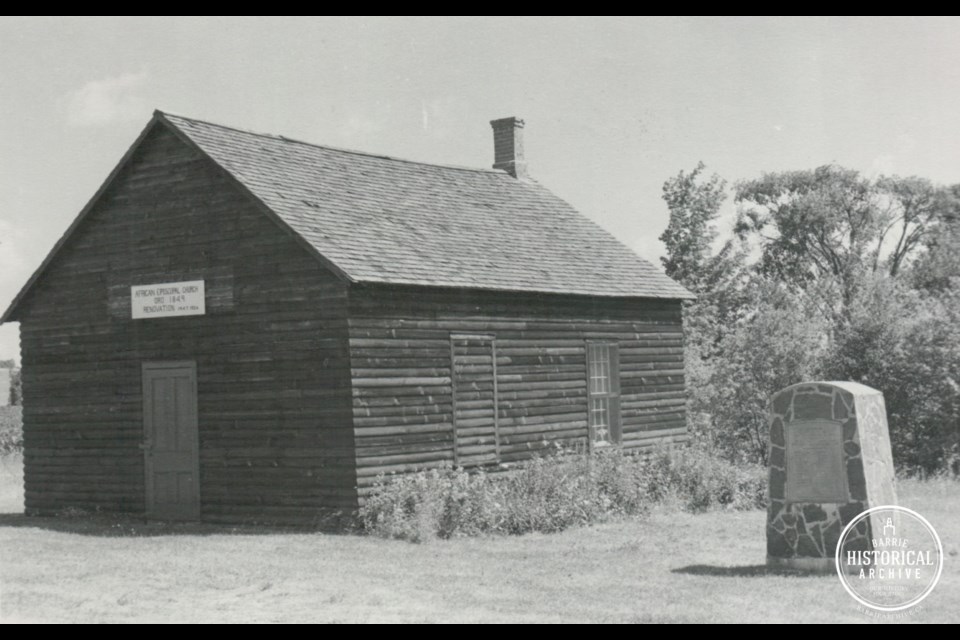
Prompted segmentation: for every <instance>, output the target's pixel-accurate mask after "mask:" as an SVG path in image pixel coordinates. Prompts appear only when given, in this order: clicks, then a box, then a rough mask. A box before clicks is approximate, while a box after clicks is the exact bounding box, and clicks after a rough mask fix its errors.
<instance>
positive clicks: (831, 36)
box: [0, 17, 960, 360]
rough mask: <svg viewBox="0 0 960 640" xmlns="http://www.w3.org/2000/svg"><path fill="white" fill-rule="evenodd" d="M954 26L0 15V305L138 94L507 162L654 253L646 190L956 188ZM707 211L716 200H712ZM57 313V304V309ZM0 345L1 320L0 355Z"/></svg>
mask: <svg viewBox="0 0 960 640" xmlns="http://www.w3.org/2000/svg"><path fill="white" fill-rule="evenodd" d="M958 32H960V19H956V18H935V19H921V18H871V19H867V18H631V19H625V18H619V19H590V18H556V19H543V18H536V19H524V18H485V19H481V18H434V19H426V18H420V19H412V18H313V19H307V18H296V19H289V18H288V19H283V18H246V19H243V18H231V19H226V18H209V19H198V18H9V17H2V18H0V115H2V117H0V307H3V308H6V306H7V305H8V304H9V302H10V301H11V300H12V299H13V297H14V296H15V295H16V293H17V292H18V291H19V289H20V288H21V287H22V285H23V284H24V283H25V282H26V280H27V279H28V278H29V277H30V275H31V274H32V273H33V271H34V270H35V269H36V268H37V267H38V266H39V264H40V262H41V261H42V260H43V258H44V257H45V255H46V254H47V253H48V251H49V250H50V249H51V247H52V246H53V244H54V243H55V242H56V241H57V239H58V238H59V237H60V236H61V234H62V233H63V232H64V231H65V230H66V229H67V227H68V226H69V224H70V222H71V221H72V220H73V219H74V217H76V215H77V214H78V213H79V211H80V210H81V208H82V207H83V206H84V205H85V204H86V202H87V201H88V200H89V199H90V197H91V196H92V195H93V194H94V192H95V191H96V190H97V188H98V187H99V186H100V184H101V183H102V182H103V180H104V179H105V178H106V176H107V174H109V172H110V171H111V170H112V169H113V167H114V166H115V165H116V163H117V162H118V161H119V159H120V157H121V156H122V155H123V153H124V152H125V151H126V149H127V148H128V147H129V146H130V144H131V143H132V142H133V141H134V139H135V138H136V137H137V135H138V134H139V132H140V131H141V130H142V129H143V127H144V126H145V124H146V123H147V121H148V120H149V119H150V117H151V114H152V112H153V110H154V109H158V108H159V109H161V110H165V111H170V112H173V113H179V114H182V115H186V116H190V117H195V118H200V119H206V120H211V121H213V122H218V123H222V124H227V125H232V126H236V127H239V128H244V129H249V130H253V131H261V132H267V133H276V134H282V135H285V136H288V137H292V138H297V139H301V140H305V141H309V142H315V143H318V144H327V145H331V146H336V147H345V148H350V149H359V150H363V151H369V152H374V153H379V154H386V155H392V156H398V157H402V158H409V159H412V160H419V161H424V162H435V163H440V164H455V165H462V166H477V167H487V166H489V165H490V164H492V162H493V142H492V133H491V129H490V126H489V121H490V120H492V119H495V118H501V117H506V116H517V117H520V118H523V119H524V120H525V121H526V128H525V130H524V132H525V146H526V156H527V163H528V166H529V170H530V174H531V176H532V177H533V178H535V179H536V180H537V181H539V182H540V183H541V184H543V185H544V186H546V187H547V188H549V189H551V190H552V191H553V192H554V193H556V194H557V195H559V196H560V197H562V198H564V199H565V200H567V201H568V202H570V203H571V204H572V205H573V206H575V207H576V208H578V209H579V210H580V211H581V212H582V213H583V214H585V215H586V216H588V217H589V218H590V219H592V220H594V221H595V222H597V223H598V224H600V225H601V226H603V227H604V228H606V229H607V230H609V231H610V232H611V233H613V234H614V235H615V236H616V237H617V238H619V239H620V240H621V241H623V242H624V243H625V244H627V245H628V246H630V247H631V248H633V249H634V250H636V251H637V252H638V253H639V254H640V255H641V256H643V257H645V258H647V259H648V260H650V261H651V262H654V263H655V264H658V265H659V256H660V255H661V254H662V245H661V244H660V242H659V241H658V239H657V238H658V236H659V235H660V233H662V231H663V229H664V228H665V226H666V224H667V220H668V212H667V209H666V207H665V205H664V203H663V201H662V199H661V197H660V195H661V187H662V185H663V182H664V181H665V180H667V179H668V178H670V177H672V176H675V175H676V174H677V173H678V172H679V171H681V170H690V169H692V168H693V167H694V166H696V164H697V162H698V161H703V162H704V163H706V165H707V168H708V172H716V173H718V174H719V175H721V176H722V177H723V178H725V179H727V180H728V181H730V182H731V183H735V182H736V181H738V180H749V179H752V178H756V177H759V176H760V175H761V174H762V173H764V172H770V171H781V170H788V169H805V168H813V167H816V166H820V165H822V164H827V163H838V164H841V165H844V166H847V167H850V168H853V169H857V170H860V171H862V172H863V173H865V174H866V175H870V176H874V175H879V174H898V175H919V176H923V177H926V178H929V179H931V180H933V181H934V182H939V183H951V184H952V183H956V182H960V38H958V37H957V35H956V34H957V33H958ZM725 215H726V216H727V218H728V219H729V218H730V217H732V215H733V210H732V205H731V206H728V208H727V210H726V211H725ZM64 313H65V314H69V313H70V310H69V309H65V310H64ZM10 357H12V358H16V359H18V360H19V339H18V331H17V325H16V324H8V325H4V326H3V327H0V359H5V358H10Z"/></svg>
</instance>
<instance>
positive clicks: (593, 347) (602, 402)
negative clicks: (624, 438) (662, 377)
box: [587, 342, 621, 447]
mask: <svg viewBox="0 0 960 640" xmlns="http://www.w3.org/2000/svg"><path fill="white" fill-rule="evenodd" d="M587 397H588V400H587V401H588V404H589V407H588V409H589V424H590V444H591V446H593V447H597V446H599V447H603V446H608V445H611V444H618V443H619V442H620V432H621V429H620V351H619V348H618V346H617V344H616V343H614V342H588V343H587Z"/></svg>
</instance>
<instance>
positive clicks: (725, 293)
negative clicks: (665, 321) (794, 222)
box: [660, 162, 744, 357]
mask: <svg viewBox="0 0 960 640" xmlns="http://www.w3.org/2000/svg"><path fill="white" fill-rule="evenodd" d="M705 170H706V165H704V164H703V162H699V163H697V166H696V167H695V168H694V169H693V170H692V171H690V172H689V173H687V172H684V171H681V172H680V173H679V174H677V176H676V177H674V178H670V179H668V180H667V181H666V182H664V183H663V199H664V201H665V202H666V203H667V208H668V209H669V210H670V222H669V224H668V225H667V228H666V230H665V231H664V232H663V234H661V236H660V240H661V241H662V242H663V244H664V246H665V247H666V250H667V255H666V256H663V257H661V258H660V261H661V262H662V263H663V267H664V270H665V271H666V273H667V275H668V276H670V277H671V278H673V279H674V280H677V281H678V282H680V283H681V284H683V285H684V286H685V287H686V288H687V289H689V290H690V291H691V292H693V293H694V294H696V295H697V300H696V301H695V302H693V303H688V304H687V305H686V306H685V312H684V318H685V325H684V326H685V329H686V331H685V337H686V341H687V344H688V345H690V346H691V348H692V349H693V348H699V349H701V350H700V351H698V353H699V354H700V355H702V356H703V357H708V356H709V355H710V353H711V351H712V350H713V348H714V347H715V346H716V343H717V341H718V340H719V327H720V325H722V324H726V323H729V322H732V321H733V319H734V318H735V317H736V315H737V313H738V312H739V310H740V309H741V307H742V305H743V301H742V299H741V295H740V294H741V293H742V286H741V283H742V279H743V278H742V276H743V274H744V270H743V265H744V253H743V252H742V250H741V248H740V246H739V245H738V244H737V243H735V242H734V241H733V240H728V241H726V242H725V243H724V244H723V245H722V246H721V248H720V249H719V251H717V252H716V253H714V250H713V244H714V241H715V240H716V238H717V229H716V226H715V222H716V220H717V218H718V216H719V215H720V208H721V206H722V205H723V203H724V201H725V200H726V198H727V192H726V184H727V183H726V181H725V180H724V179H723V178H721V177H720V176H718V175H717V174H713V175H712V176H710V178H707V179H705V178H704V177H703V174H704V171H705Z"/></svg>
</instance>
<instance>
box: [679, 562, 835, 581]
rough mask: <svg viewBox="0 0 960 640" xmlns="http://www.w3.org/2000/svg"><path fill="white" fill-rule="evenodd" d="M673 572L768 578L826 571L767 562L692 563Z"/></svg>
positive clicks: (810, 576) (808, 575)
mask: <svg viewBox="0 0 960 640" xmlns="http://www.w3.org/2000/svg"><path fill="white" fill-rule="evenodd" d="M671 573H683V574H686V575H690V576H712V577H716V578H766V577H770V576H780V577H791V578H822V577H823V576H824V575H827V574H824V573H816V572H813V573H811V572H807V571H798V570H796V569H785V568H782V567H768V566H767V565H765V564H754V565H743V566H739V567H715V566H712V565H707V564H692V565H689V566H686V567H680V568H679V569H673V570H672V571H671Z"/></svg>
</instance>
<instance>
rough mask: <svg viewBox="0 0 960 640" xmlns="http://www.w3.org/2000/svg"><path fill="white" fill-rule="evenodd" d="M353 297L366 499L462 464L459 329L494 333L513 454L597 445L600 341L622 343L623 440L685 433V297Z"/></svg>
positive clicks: (361, 290)
mask: <svg viewBox="0 0 960 640" xmlns="http://www.w3.org/2000/svg"><path fill="white" fill-rule="evenodd" d="M349 304H350V311H349V314H348V315H349V320H348V324H349V334H350V356H351V364H352V374H353V377H354V383H355V384H354V386H353V390H352V394H353V414H354V433H355V435H356V455H357V475H358V483H359V487H360V493H361V496H362V495H364V494H366V493H368V491H369V488H370V486H371V484H372V483H373V482H374V481H375V479H376V476H377V475H378V474H380V473H390V472H402V471H408V470H411V469H414V468H422V467H428V468H429V467H437V466H441V465H444V464H453V462H454V428H453V424H454V398H453V394H454V390H453V386H452V385H451V377H450V368H451V334H453V335H457V334H482V335H489V336H491V337H495V341H496V370H497V395H498V405H499V406H498V431H499V433H498V436H499V442H498V445H499V452H500V459H501V461H502V462H505V463H509V462H515V461H518V460H522V459H525V458H529V457H530V456H532V455H534V454H536V453H538V452H542V451H543V450H544V449H547V448H549V447H550V446H552V445H553V444H556V443H573V442H579V443H585V442H586V438H587V437H588V425H587V379H586V350H585V346H586V342H587V341H591V340H603V341H609V342H615V343H616V344H617V345H618V346H619V355H620V387H621V391H620V404H621V411H622V420H621V422H622V432H623V435H622V441H623V446H624V447H625V448H627V449H632V448H640V447H649V446H652V445H653V444H655V443H657V442H662V441H668V442H679V441H684V440H685V439H686V433H687V432H686V414H685V398H686V394H685V391H684V373H683V331H682V326H681V303H680V301H662V300H646V299H626V298H624V299H610V298H590V297H584V296H556V295H530V294H518V293H509V292H503V293H492V292H481V291H468V290H460V289H427V288H418V287H397V286H379V285H353V286H352V288H351V295H350V300H349ZM478 400H479V401H480V404H478V407H479V406H480V405H482V404H483V402H484V401H483V399H480V398H478ZM458 408H459V403H458Z"/></svg>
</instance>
